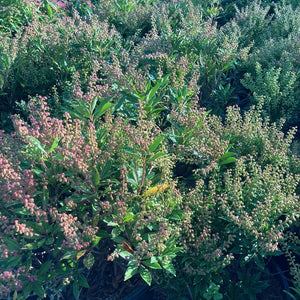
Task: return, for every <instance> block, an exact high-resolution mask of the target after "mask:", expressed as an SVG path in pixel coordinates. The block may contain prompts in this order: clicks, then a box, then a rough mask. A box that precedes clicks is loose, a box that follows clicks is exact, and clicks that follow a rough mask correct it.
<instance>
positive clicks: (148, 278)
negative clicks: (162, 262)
mask: <svg viewBox="0 0 300 300" xmlns="http://www.w3.org/2000/svg"><path fill="white" fill-rule="evenodd" d="M139 273H140V275H141V277H142V278H143V280H144V281H145V282H146V283H147V284H148V285H151V281H152V277H151V274H150V272H149V271H148V270H147V269H145V268H142V267H140V268H139Z"/></svg>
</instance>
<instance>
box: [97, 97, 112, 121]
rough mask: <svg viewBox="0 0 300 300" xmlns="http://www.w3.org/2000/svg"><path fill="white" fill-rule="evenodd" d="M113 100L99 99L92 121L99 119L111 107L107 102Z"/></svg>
mask: <svg viewBox="0 0 300 300" xmlns="http://www.w3.org/2000/svg"><path fill="white" fill-rule="evenodd" d="M112 98H113V96H111V97H108V98H106V99H101V103H100V104H99V105H98V106H97V107H96V109H95V112H94V119H95V120H97V119H98V118H100V117H101V116H102V115H103V114H104V113H105V112H106V111H107V110H108V109H109V108H110V107H112V106H113V104H112V103H110V102H109V101H110V100H111V99H112Z"/></svg>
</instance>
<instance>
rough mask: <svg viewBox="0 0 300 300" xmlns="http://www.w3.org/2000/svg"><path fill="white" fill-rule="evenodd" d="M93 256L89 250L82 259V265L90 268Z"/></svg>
mask: <svg viewBox="0 0 300 300" xmlns="http://www.w3.org/2000/svg"><path fill="white" fill-rule="evenodd" d="M94 262H95V258H94V256H93V254H92V253H91V252H89V253H88V254H87V255H86V257H85V258H84V259H83V264H84V266H85V267H86V268H87V269H88V270H90V269H91V268H92V266H93V265H94Z"/></svg>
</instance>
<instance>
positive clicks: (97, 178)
mask: <svg viewBox="0 0 300 300" xmlns="http://www.w3.org/2000/svg"><path fill="white" fill-rule="evenodd" d="M91 181H92V183H93V185H94V187H95V188H97V187H99V185H100V174H99V172H98V169H97V168H96V167H94V168H93V171H92V176H91Z"/></svg>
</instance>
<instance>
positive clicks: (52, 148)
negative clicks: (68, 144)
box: [48, 137, 59, 153]
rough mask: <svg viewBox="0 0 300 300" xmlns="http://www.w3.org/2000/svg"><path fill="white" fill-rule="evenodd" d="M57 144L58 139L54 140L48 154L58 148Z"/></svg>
mask: <svg viewBox="0 0 300 300" xmlns="http://www.w3.org/2000/svg"><path fill="white" fill-rule="evenodd" d="M58 142H59V138H58V137H57V138H55V140H54V141H53V143H52V145H51V147H50V149H49V151H48V153H51V152H53V151H54V149H55V148H56V147H57V146H58Z"/></svg>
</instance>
